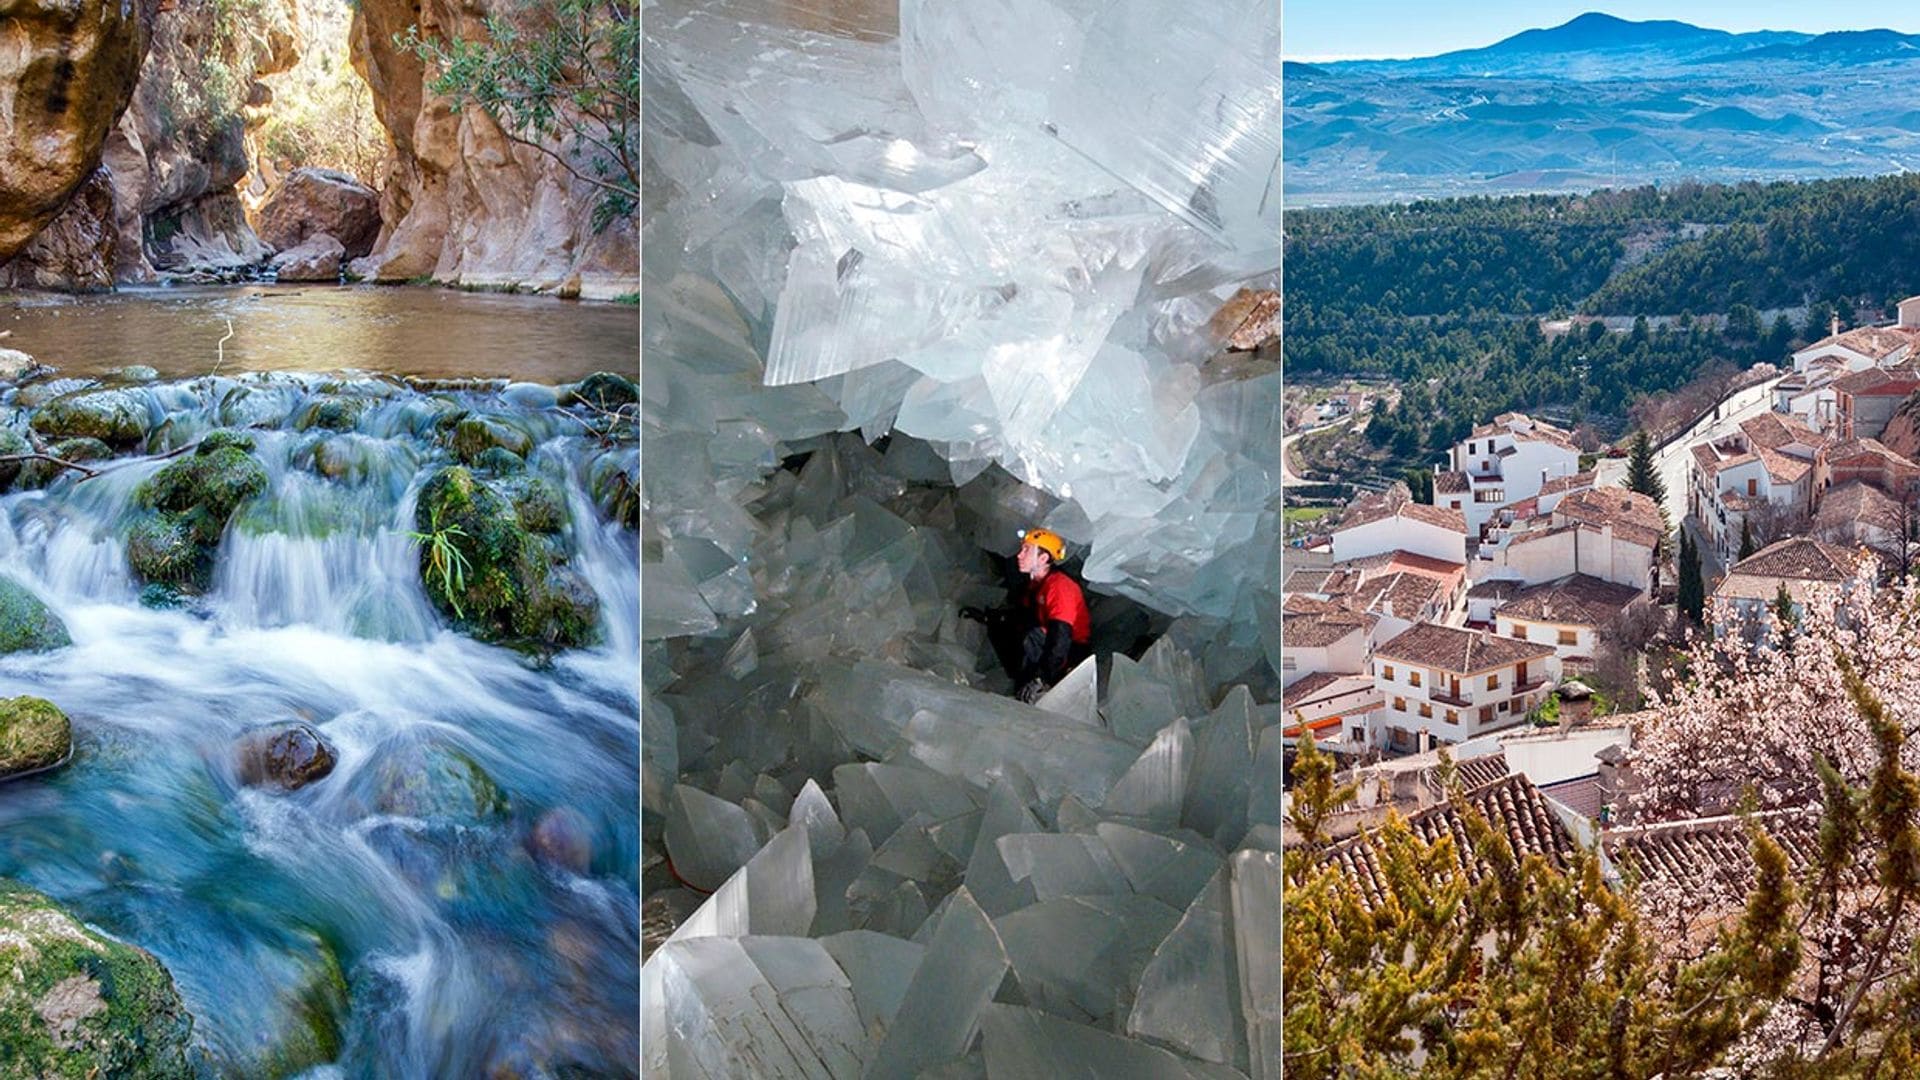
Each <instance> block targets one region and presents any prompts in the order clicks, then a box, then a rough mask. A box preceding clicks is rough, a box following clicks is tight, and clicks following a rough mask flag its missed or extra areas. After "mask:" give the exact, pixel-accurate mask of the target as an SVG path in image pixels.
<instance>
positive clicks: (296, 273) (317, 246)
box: [270, 233, 346, 284]
mask: <svg viewBox="0 0 1920 1080" xmlns="http://www.w3.org/2000/svg"><path fill="white" fill-rule="evenodd" d="M344 254H346V248H344V247H342V246H340V241H338V240H336V239H334V238H333V237H332V236H330V235H328V234H327V233H315V234H313V235H312V236H309V237H307V238H306V240H305V241H303V242H301V243H300V245H299V246H297V247H292V248H288V249H287V250H285V251H283V252H281V253H280V254H278V255H275V256H274V257H273V262H272V263H271V264H270V265H272V267H273V269H274V271H275V274H276V276H277V277H278V278H279V280H281V281H320V282H330V283H333V284H339V282H340V257H341V256H342V255H344Z"/></svg>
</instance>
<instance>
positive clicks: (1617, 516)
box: [1553, 487, 1667, 548]
mask: <svg viewBox="0 0 1920 1080" xmlns="http://www.w3.org/2000/svg"><path fill="white" fill-rule="evenodd" d="M1553 516H1554V519H1555V520H1556V521H1559V522H1561V523H1563V524H1564V523H1572V524H1580V525H1591V526H1594V527H1596V528H1598V527H1600V526H1604V525H1611V526H1613V534H1614V535H1615V536H1618V537H1620V538H1621V539H1623V540H1631V541H1633V542H1635V543H1637V544H1640V545H1641V546H1643V547H1649V548H1651V547H1655V546H1657V545H1658V544H1659V543H1660V538H1661V537H1663V536H1665V535H1666V534H1667V523H1666V519H1664V518H1662V517H1661V516H1660V504H1659V503H1657V502H1654V501H1653V500H1652V499H1651V498H1649V497H1647V496H1645V495H1642V494H1640V493H1639V492H1637V491H1628V490H1627V489H1626V488H1616V487H1607V488H1589V489H1587V490H1585V491H1576V492H1574V493H1573V494H1571V495H1568V496H1567V497H1566V498H1564V499H1561V500H1560V503H1559V505H1558V506H1555V507H1554V508H1553Z"/></svg>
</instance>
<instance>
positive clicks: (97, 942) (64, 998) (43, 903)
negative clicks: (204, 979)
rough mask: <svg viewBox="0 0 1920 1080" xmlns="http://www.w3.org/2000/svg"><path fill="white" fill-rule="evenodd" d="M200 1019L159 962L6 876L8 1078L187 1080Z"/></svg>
mask: <svg viewBox="0 0 1920 1080" xmlns="http://www.w3.org/2000/svg"><path fill="white" fill-rule="evenodd" d="M192 1034H193V1019H192V1017H191V1016H189V1015H188V1014H187V1010H186V1006H184V1005H183V1004H181V1002H180V994H179V992H178V991H177V990H175V989H174V985H173V977H172V976H171V975H169V974H168V973H167V969H166V968H165V967H162V966H161V964H160V961H158V960H156V959H154V958H153V956H152V954H150V953H148V952H146V951H145V950H144V949H138V948H135V947H133V946H131V945H126V944H123V943H121V942H118V941H115V940H113V939H112V938H109V937H106V936H105V935H103V934H100V933H98V932H96V931H93V930H90V929H88V928H87V927H86V926H84V925H82V924H81V923H80V921H79V920H78V919H75V918H74V917H73V916H72V915H69V914H68V913H66V912H65V911H63V910H61V909H60V907H59V906H58V905H57V904H55V903H54V902H53V901H52V900H51V899H49V898H48V897H46V896H44V895H42V894H41V893H38V892H35V891H33V890H32V889H29V888H27V887H25V886H23V885H19V884H17V883H14V882H11V881H4V880H0V1048H4V1049H5V1051H6V1053H5V1054H4V1056H0V1080H14V1078H20V1080H25V1078H27V1077H56V1076H58V1077H67V1076H73V1077H81V1076H103V1077H104V1076H140V1077H149V1078H153V1080H187V1078H189V1077H191V1076H193V1069H192V1068H191V1067H190V1065H189V1063H188V1056H187V1055H188V1046H189V1043H190V1040H191V1038H192Z"/></svg>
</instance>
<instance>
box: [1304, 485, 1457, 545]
mask: <svg viewBox="0 0 1920 1080" xmlns="http://www.w3.org/2000/svg"><path fill="white" fill-rule="evenodd" d="M1389 518H1400V519H1402V520H1406V521H1417V522H1420V523H1421V524H1423V525H1433V526H1436V527H1438V528H1442V529H1448V530H1451V531H1453V532H1457V533H1460V534H1462V535H1465V534H1466V531H1467V519H1466V515H1464V514H1462V513H1461V512H1460V511H1458V510H1449V509H1445V508H1443V507H1439V506H1432V505H1429V504H1427V503H1417V502H1414V501H1413V495H1412V493H1411V492H1409V491H1408V490H1407V485H1405V484H1395V485H1393V486H1392V487H1390V488H1388V489H1387V490H1385V491H1383V492H1380V493H1379V494H1376V495H1368V496H1365V497H1363V498H1360V499H1356V500H1354V501H1353V503H1351V504H1350V505H1348V507H1347V511H1346V513H1345V514H1343V515H1341V518H1340V523H1339V524H1338V525H1336V526H1334V529H1333V531H1334V532H1335V533H1342V532H1346V531H1347V530H1349V529H1357V528H1359V527H1360V526H1362V525H1371V524H1373V523H1374V522H1376V521H1386V520H1388V519H1389Z"/></svg>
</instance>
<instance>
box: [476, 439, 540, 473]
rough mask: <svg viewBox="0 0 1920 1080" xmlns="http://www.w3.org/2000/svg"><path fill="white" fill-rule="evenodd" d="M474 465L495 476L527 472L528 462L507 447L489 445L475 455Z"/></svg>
mask: <svg viewBox="0 0 1920 1080" xmlns="http://www.w3.org/2000/svg"><path fill="white" fill-rule="evenodd" d="M473 467H474V468H476V469H481V470H484V471H486V472H490V473H492V474H494V475H495V476H511V475H513V474H514V473H519V472H525V471H526V469H527V462H526V459H525V458H522V457H521V456H520V455H519V454H516V453H514V452H513V451H511V450H508V449H506V448H505V447H500V446H489V447H488V448H486V449H485V450H482V451H480V452H479V453H478V454H476V455H474V458H473Z"/></svg>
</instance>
